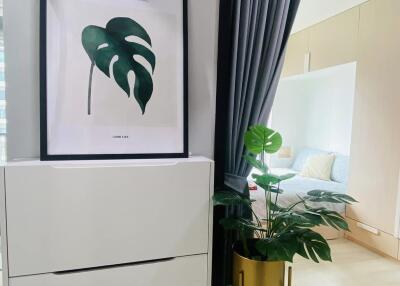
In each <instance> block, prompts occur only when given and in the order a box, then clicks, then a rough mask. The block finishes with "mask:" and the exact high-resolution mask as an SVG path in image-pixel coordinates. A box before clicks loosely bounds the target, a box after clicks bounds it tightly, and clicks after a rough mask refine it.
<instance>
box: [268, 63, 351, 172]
mask: <svg viewBox="0 0 400 286" xmlns="http://www.w3.org/2000/svg"><path fill="white" fill-rule="evenodd" d="M355 82H356V63H351V64H346V65H341V66H337V67H333V68H328V69H325V70H321V71H317V72H312V73H308V74H306V75H301V76H295V77H289V78H285V79H282V80H281V82H280V84H279V87H278V91H277V94H276V99H275V103H274V106H273V109H272V119H271V127H272V128H273V129H274V130H277V131H279V132H280V133H281V134H282V136H283V138H284V143H283V144H284V145H285V146H290V147H292V148H293V150H294V152H295V153H297V152H298V151H299V150H301V149H302V148H304V147H312V148H317V149H322V150H327V151H332V152H337V153H341V154H344V155H349V154H350V143H351V130H352V118H353V107H354V95H355ZM290 163H291V162H290V161H288V160H286V161H282V160H279V159H277V156H273V158H272V161H271V165H272V166H274V167H286V166H287V165H289V164H290Z"/></svg>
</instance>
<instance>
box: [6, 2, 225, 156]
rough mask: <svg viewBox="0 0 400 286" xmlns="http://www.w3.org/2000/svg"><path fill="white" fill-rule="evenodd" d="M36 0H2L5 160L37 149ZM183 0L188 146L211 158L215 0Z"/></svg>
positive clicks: (37, 27) (38, 141) (37, 56)
mask: <svg viewBox="0 0 400 286" xmlns="http://www.w3.org/2000/svg"><path fill="white" fill-rule="evenodd" d="M39 2H40V1H39V0H4V34H5V56H6V58H5V62H6V85H7V86H6V96H7V121H8V123H7V132H8V137H7V140H8V143H7V148H8V159H9V160H13V159H19V158H35V157H39V154H40V137H39V130H40V128H39ZM188 2H189V151H190V152H191V153H192V154H194V155H203V156H207V157H210V158H212V156H213V150H214V148H213V146H214V122H215V90H216V65H217V38H218V5H219V1H216V0H202V1H198V0H189V1H188Z"/></svg>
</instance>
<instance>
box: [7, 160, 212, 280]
mask: <svg viewBox="0 0 400 286" xmlns="http://www.w3.org/2000/svg"><path fill="white" fill-rule="evenodd" d="M0 177H1V193H0V194H1V195H0V196H1V207H2V209H1V234H2V258H3V284H4V286H8V285H9V286H71V285H74V286H109V285H113V286H132V285H135V286H166V285H167V286H168V285H171V286H210V285H211V283H210V282H211V249H212V243H211V237H212V233H211V231H212V225H211V224H212V204H211V199H210V198H211V196H212V194H213V162H212V161H210V160H208V159H205V158H201V157H193V158H189V159H163V160H128V161H90V162H88V161H70V162H66V161H65V162H40V161H24V162H17V163H8V164H7V165H6V166H4V168H3V170H2V171H1V172H0Z"/></svg>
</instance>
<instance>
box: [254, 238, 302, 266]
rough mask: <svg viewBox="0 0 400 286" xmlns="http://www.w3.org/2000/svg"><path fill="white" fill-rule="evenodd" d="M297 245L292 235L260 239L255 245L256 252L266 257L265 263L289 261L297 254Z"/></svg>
mask: <svg viewBox="0 0 400 286" xmlns="http://www.w3.org/2000/svg"><path fill="white" fill-rule="evenodd" d="M297 247H298V243H297V240H296V237H295V236H293V235H283V236H280V237H279V238H278V237H274V238H267V239H260V240H259V241H257V243H256V249H257V251H258V252H259V253H260V254H261V255H263V256H265V257H267V261H289V262H293V257H294V255H295V254H296V252H297Z"/></svg>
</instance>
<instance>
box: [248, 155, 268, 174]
mask: <svg viewBox="0 0 400 286" xmlns="http://www.w3.org/2000/svg"><path fill="white" fill-rule="evenodd" d="M245 159H246V161H247V162H248V163H249V164H250V165H251V166H252V167H254V168H256V169H257V170H259V171H260V172H261V174H263V175H265V174H267V173H268V167H267V165H265V164H264V163H263V162H262V161H261V160H257V159H256V158H255V157H253V156H250V155H246V156H245Z"/></svg>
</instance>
